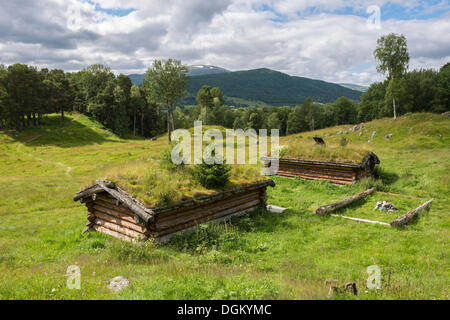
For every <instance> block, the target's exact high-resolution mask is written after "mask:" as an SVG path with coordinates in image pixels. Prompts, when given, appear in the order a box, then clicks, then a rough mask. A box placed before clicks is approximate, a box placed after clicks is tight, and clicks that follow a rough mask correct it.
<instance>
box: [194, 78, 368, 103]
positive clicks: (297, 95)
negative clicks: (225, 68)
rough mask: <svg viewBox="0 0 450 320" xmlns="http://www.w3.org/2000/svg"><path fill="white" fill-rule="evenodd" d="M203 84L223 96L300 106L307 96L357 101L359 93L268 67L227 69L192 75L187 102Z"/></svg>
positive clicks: (318, 98) (324, 100)
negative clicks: (343, 97) (218, 89)
mask: <svg viewBox="0 0 450 320" xmlns="http://www.w3.org/2000/svg"><path fill="white" fill-rule="evenodd" d="M203 85H209V86H211V87H219V88H220V90H222V92H223V93H224V95H226V96H227V97H237V98H241V99H244V100H249V101H261V102H264V103H266V104H268V105H272V106H285V105H291V106H295V105H300V104H303V102H304V101H305V100H306V99H307V98H311V99H312V100H313V101H316V102H323V103H325V102H333V101H335V100H336V99H337V98H339V97H342V96H345V97H347V98H350V99H352V100H359V98H360V96H361V92H358V91H354V90H351V89H348V88H344V87H342V86H340V85H337V84H333V83H328V82H325V81H320V80H312V79H308V78H302V77H291V76H289V75H287V74H284V73H281V72H277V71H273V70H269V69H256V70H249V71H238V72H228V73H222V74H215V75H205V76H198V77H192V78H191V79H190V81H189V88H188V96H187V99H186V103H187V104H193V103H194V102H195V97H196V95H197V92H198V90H199V89H200V88H201V87H202V86H203Z"/></svg>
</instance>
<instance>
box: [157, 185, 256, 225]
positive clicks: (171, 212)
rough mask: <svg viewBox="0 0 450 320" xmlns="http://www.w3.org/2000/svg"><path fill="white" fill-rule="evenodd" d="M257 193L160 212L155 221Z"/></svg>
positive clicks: (249, 196)
mask: <svg viewBox="0 0 450 320" xmlns="http://www.w3.org/2000/svg"><path fill="white" fill-rule="evenodd" d="M258 195H259V192H250V193H245V194H241V195H238V196H236V197H232V198H225V199H222V200H218V201H214V202H212V203H208V204H199V205H196V206H194V207H186V208H178V209H177V210H175V211H168V212H164V213H162V214H158V215H157V217H156V222H157V223H158V222H162V221H166V220H171V219H174V218H177V217H180V216H185V215H189V214H192V213H195V212H197V211H198V210H199V209H200V208H201V209H207V208H210V207H214V206H217V204H218V203H222V202H224V201H226V202H232V201H237V200H240V199H244V198H251V197H257V196H258Z"/></svg>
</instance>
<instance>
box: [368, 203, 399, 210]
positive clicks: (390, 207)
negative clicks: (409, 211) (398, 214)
mask: <svg viewBox="0 0 450 320" xmlns="http://www.w3.org/2000/svg"><path fill="white" fill-rule="evenodd" d="M373 209H374V210H377V209H378V210H380V211H398V209H397V207H396V206H395V205H394V204H392V203H390V202H387V201H380V202H377V204H376V205H375V208H373Z"/></svg>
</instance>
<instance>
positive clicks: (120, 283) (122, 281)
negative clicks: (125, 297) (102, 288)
mask: <svg viewBox="0 0 450 320" xmlns="http://www.w3.org/2000/svg"><path fill="white" fill-rule="evenodd" d="M129 285H130V280H128V278H127V277H123V276H119V277H115V278H113V279H111V281H110V282H109V285H108V289H109V290H110V291H111V292H114V293H118V292H120V291H122V290H123V289H125V288H126V287H128V286H129Z"/></svg>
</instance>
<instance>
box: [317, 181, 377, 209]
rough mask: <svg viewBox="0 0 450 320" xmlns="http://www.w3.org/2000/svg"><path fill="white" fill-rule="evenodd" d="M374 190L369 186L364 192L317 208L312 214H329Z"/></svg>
mask: <svg viewBox="0 0 450 320" xmlns="http://www.w3.org/2000/svg"><path fill="white" fill-rule="evenodd" d="M374 191H375V188H371V189H369V190H366V191H364V192H361V193H358V194H355V195H354V196H352V197H350V198H347V199H345V200H342V201H338V202H335V203H332V204H329V205H326V206H323V207H320V208H319V209H317V210H316V211H315V212H314V214H317V215H319V216H323V215H326V214H330V212H333V211H336V210H337V209H340V208H343V207H346V206H348V205H349V204H351V203H353V202H355V201H358V200H360V199H362V198H365V197H366V196H368V195H369V194H371V193H373V192H374Z"/></svg>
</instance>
